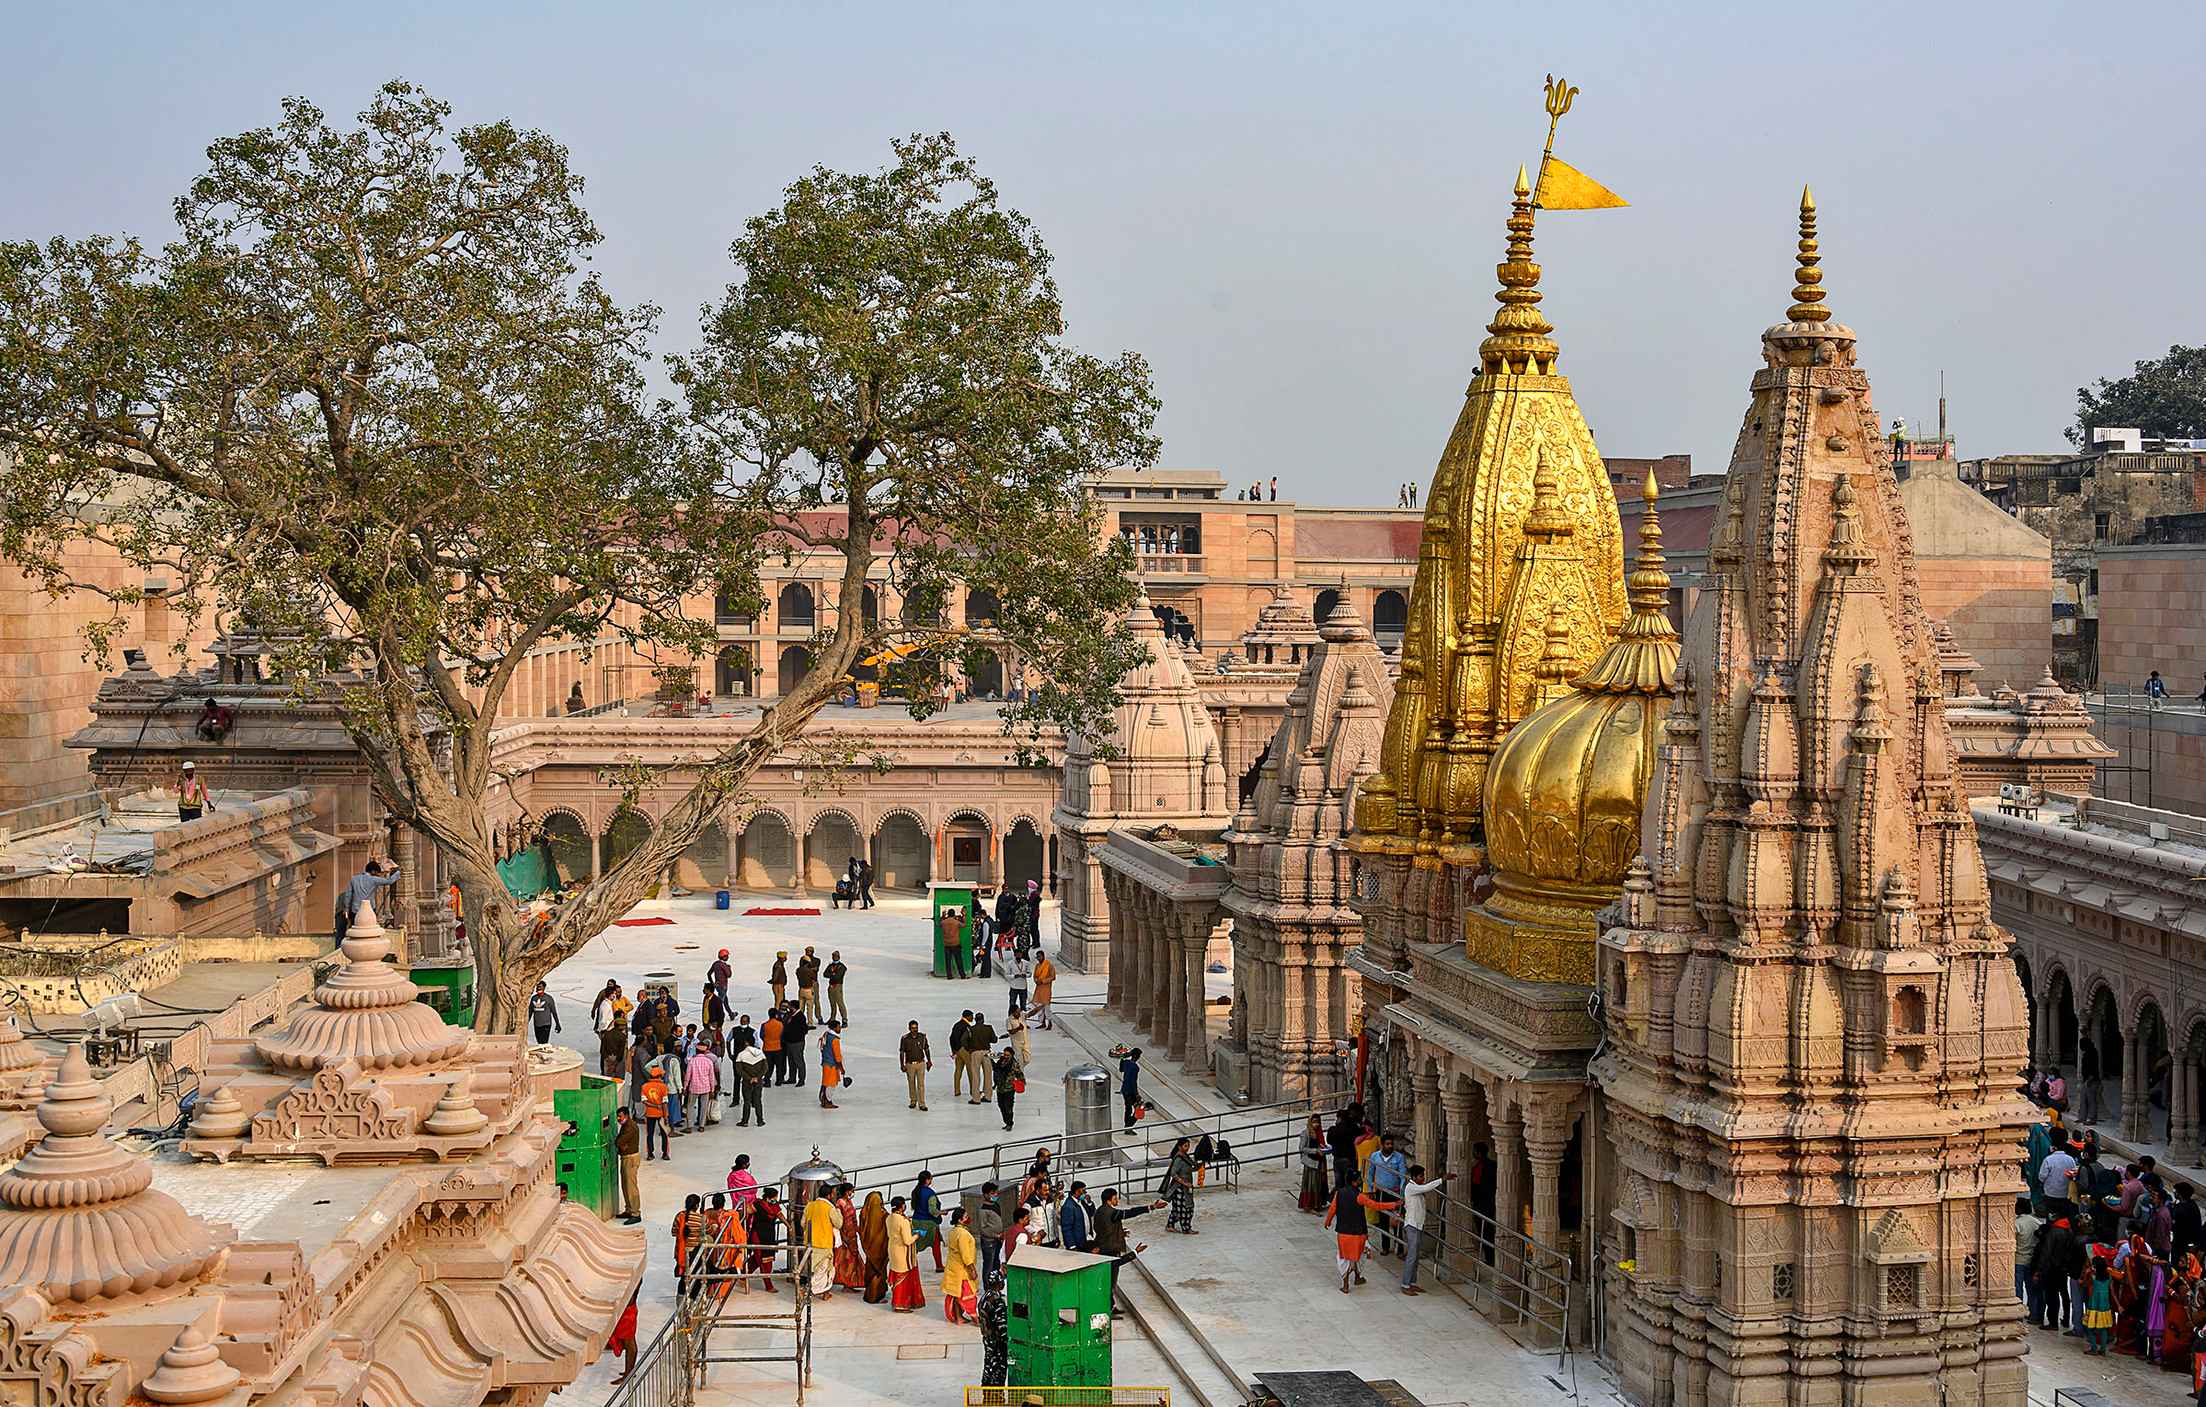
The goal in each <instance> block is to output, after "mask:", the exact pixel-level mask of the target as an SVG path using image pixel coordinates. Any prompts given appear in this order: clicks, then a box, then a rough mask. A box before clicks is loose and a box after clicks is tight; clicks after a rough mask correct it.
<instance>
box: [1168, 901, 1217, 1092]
mask: <svg viewBox="0 0 2206 1407" xmlns="http://www.w3.org/2000/svg"><path fill="white" fill-rule="evenodd" d="M1215 913H1216V910H1215V909H1213V908H1211V907H1210V906H1209V905H1207V904H1205V905H1201V906H1199V907H1192V908H1190V909H1187V910H1184V911H1182V914H1181V918H1180V932H1179V939H1180V962H1181V965H1182V968H1183V969H1184V973H1185V981H1186V984H1187V985H1186V987H1185V989H1184V996H1183V997H1182V1005H1183V1006H1184V1008H1185V1011H1186V1023H1185V1024H1184V1025H1183V1026H1181V1027H1180V1031H1179V1037H1180V1039H1179V1042H1178V1044H1177V1046H1176V1048H1175V1049H1176V1053H1177V1054H1178V1056H1179V1058H1180V1064H1181V1065H1183V1066H1185V1067H1186V1069H1187V1072H1188V1073H1189V1074H1191V1075H1208V1074H1209V1073H1210V1025H1209V1022H1208V1021H1207V1020H1206V1019H1205V1018H1204V1014H1203V1013H1204V1006H1203V968H1204V966H1205V965H1207V964H1208V962H1209V960H1210V931H1211V928H1212V926H1213V925H1212V923H1211V918H1212V916H1213V915H1214V914H1215Z"/></svg>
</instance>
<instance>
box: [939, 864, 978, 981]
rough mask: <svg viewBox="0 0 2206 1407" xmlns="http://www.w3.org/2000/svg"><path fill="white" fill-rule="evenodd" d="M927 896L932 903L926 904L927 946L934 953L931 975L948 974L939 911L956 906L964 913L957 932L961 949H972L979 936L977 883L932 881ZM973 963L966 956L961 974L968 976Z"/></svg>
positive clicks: (968, 951)
mask: <svg viewBox="0 0 2206 1407" xmlns="http://www.w3.org/2000/svg"><path fill="white" fill-rule="evenodd" d="M927 896H928V897H929V898H930V899H932V900H933V901H934V902H933V903H931V904H929V905H928V906H927V947H928V949H929V950H930V951H931V952H933V954H934V975H935V976H937V977H947V976H949V975H950V960H949V956H948V953H947V950H946V949H945V948H944V946H943V943H942V911H943V910H944V909H957V910H960V911H961V912H963V913H964V915H965V926H964V927H963V928H962V929H960V930H959V934H960V936H961V937H962V939H963V941H964V943H965V951H966V953H967V954H968V955H970V954H971V953H972V951H973V940H974V939H975V938H978V937H979V936H980V917H979V910H978V906H979V904H980V886H979V885H978V884H972V883H964V884H955V883H935V884H930V885H928V886H927ZM972 971H973V964H972V960H971V958H970V956H968V958H967V960H966V963H965V974H966V976H968V977H970V976H971V975H972Z"/></svg>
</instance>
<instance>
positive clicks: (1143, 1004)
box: [1101, 865, 1230, 1077]
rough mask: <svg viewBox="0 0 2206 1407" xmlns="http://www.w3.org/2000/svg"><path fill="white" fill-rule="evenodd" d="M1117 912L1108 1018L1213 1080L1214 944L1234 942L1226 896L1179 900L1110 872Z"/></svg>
mask: <svg viewBox="0 0 2206 1407" xmlns="http://www.w3.org/2000/svg"><path fill="white" fill-rule="evenodd" d="M1101 877H1102V883H1103V889H1104V893H1105V895H1106V896H1107V898H1108V900H1109V908H1110V952H1111V959H1110V985H1109V989H1108V994H1107V996H1106V997H1105V999H1104V1008H1103V1009H1104V1011H1105V1013H1106V1014H1109V1015H1112V1016H1116V1017H1118V1018H1119V1019H1120V1020H1123V1021H1125V1022H1127V1023H1128V1024H1130V1025H1131V1026H1133V1028H1134V1029H1135V1030H1136V1031H1138V1032H1141V1033H1142V1034H1144V1035H1146V1036H1148V1037H1149V1038H1150V1039H1151V1040H1153V1041H1154V1042H1156V1047H1157V1049H1158V1050H1160V1051H1161V1052H1162V1053H1163V1054H1165V1055H1166V1056H1168V1057H1169V1058H1170V1059H1172V1060H1175V1061H1177V1062H1178V1063H1179V1064H1180V1066H1181V1068H1182V1069H1184V1070H1186V1071H1187V1072H1188V1073H1190V1074H1193V1075H1198V1076H1206V1077H1207V1076H1208V1075H1209V1074H1210V1073H1211V1069H1210V1032H1209V1028H1208V1025H1207V1024H1206V1016H1205V1011H1206V1008H1205V1003H1204V984H1205V979H1206V975H1207V969H1208V967H1209V964H1210V959H1211V954H1212V949H1213V946H1214V945H1217V944H1223V943H1227V942H1229V941H1230V940H1229V939H1228V938H1227V936H1226V928H1227V925H1226V922H1225V918H1226V915H1225V909H1224V906H1223V905H1222V903H1221V902H1220V897H1219V896H1216V895H1213V896H1208V897H1175V896H1173V895H1170V894H1166V893H1163V892H1161V891H1159V890H1157V889H1155V888H1153V887H1151V886H1148V885H1145V884H1143V883H1142V882H1141V881H1140V879H1138V878H1137V877H1135V876H1134V875H1131V874H1128V873H1126V872H1124V871H1121V870H1118V869H1114V868H1111V867H1110V866H1108V865H1106V866H1104V867H1102V870H1101Z"/></svg>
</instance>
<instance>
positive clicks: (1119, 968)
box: [1089, 870, 1133, 1018]
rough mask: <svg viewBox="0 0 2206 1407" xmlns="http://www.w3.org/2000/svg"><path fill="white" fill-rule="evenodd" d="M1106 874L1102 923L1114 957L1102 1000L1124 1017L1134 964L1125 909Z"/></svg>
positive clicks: (1115, 1012) (1106, 1006) (1105, 1006)
mask: <svg viewBox="0 0 2206 1407" xmlns="http://www.w3.org/2000/svg"><path fill="white" fill-rule="evenodd" d="M1104 874H1105V876H1106V878H1105V879H1104V881H1103V885H1102V894H1103V920H1104V925H1105V927H1104V931H1105V932H1107V933H1108V934H1109V935H1110V939H1109V941H1110V949H1111V956H1110V963H1109V966H1110V974H1109V978H1108V980H1107V982H1106V985H1105V992H1104V997H1103V1009H1104V1010H1105V1011H1107V1012H1109V1013H1110V1014H1111V1015H1113V1016H1116V1017H1120V1018H1124V1017H1125V1016H1126V1015H1127V1014H1128V1013H1127V1010H1126V969H1127V968H1128V967H1129V966H1131V965H1132V961H1133V959H1132V958H1130V957H1129V956H1128V955H1127V952H1126V925H1125V921H1124V918H1123V915H1124V913H1125V906H1124V905H1122V904H1120V903H1119V902H1118V896H1117V895H1115V894H1113V893H1111V888H1112V885H1113V884H1114V882H1115V881H1113V880H1112V879H1110V878H1108V876H1109V874H1110V871H1108V870H1105V871H1104ZM1095 892H1096V891H1095V890H1090V891H1089V893H1090V894H1091V895H1093V894H1094V893H1095Z"/></svg>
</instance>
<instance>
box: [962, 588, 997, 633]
mask: <svg viewBox="0 0 2206 1407" xmlns="http://www.w3.org/2000/svg"><path fill="white" fill-rule="evenodd" d="M1002 608H1003V607H1002V603H1000V602H999V601H997V600H996V593H995V592H993V591H990V590H989V589H987V588H986V587H983V586H975V587H971V588H968V589H967V591H966V593H965V623H966V624H967V625H969V626H970V625H993V624H995V621H996V613H997V612H998V611H1000V610H1001V609H1002Z"/></svg>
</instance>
